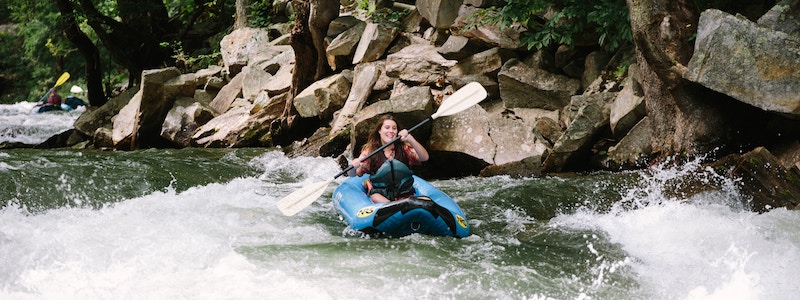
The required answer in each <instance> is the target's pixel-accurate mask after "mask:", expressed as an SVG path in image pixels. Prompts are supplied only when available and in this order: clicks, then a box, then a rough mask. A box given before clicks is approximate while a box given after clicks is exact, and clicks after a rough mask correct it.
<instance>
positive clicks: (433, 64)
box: [386, 44, 457, 85]
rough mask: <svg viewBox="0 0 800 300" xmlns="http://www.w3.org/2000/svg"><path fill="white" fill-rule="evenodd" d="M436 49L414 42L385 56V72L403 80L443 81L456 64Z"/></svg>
mask: <svg viewBox="0 0 800 300" xmlns="http://www.w3.org/2000/svg"><path fill="white" fill-rule="evenodd" d="M456 62H457V61H455V60H447V59H445V58H444V57H442V55H441V54H439V52H437V51H436V47H434V46H431V45H424V44H414V45H410V46H408V47H405V48H403V50H400V51H399V52H397V53H393V54H390V55H389V56H387V57H386V74H387V75H389V76H391V77H396V78H400V79H402V80H405V81H411V82H416V83H419V84H420V85H429V84H434V83H439V82H443V81H444V80H445V77H446V74H447V71H448V70H450V68H451V67H453V66H454V65H455V64H456Z"/></svg>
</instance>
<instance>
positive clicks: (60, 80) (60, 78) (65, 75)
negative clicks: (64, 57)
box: [54, 72, 69, 87]
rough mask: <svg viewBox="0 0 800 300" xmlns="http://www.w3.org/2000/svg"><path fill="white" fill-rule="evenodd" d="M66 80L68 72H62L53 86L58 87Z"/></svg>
mask: <svg viewBox="0 0 800 300" xmlns="http://www.w3.org/2000/svg"><path fill="white" fill-rule="evenodd" d="M67 80H69V73H67V72H64V74H61V77H58V80H57V81H56V85H55V86H54V87H58V86H60V85H62V84H64V82H67Z"/></svg>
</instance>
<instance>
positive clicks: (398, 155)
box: [361, 114, 408, 172]
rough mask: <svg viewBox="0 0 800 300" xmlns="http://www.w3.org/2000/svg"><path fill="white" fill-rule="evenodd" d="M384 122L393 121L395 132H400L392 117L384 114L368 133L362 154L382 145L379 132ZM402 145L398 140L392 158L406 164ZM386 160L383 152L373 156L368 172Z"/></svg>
mask: <svg viewBox="0 0 800 300" xmlns="http://www.w3.org/2000/svg"><path fill="white" fill-rule="evenodd" d="M386 120H392V121H394V123H395V124H397V131H398V132H400V122H397V120H396V119H395V118H394V116H392V115H391V114H385V115H383V116H381V118H380V119H378V124H376V125H375V127H374V128H372V131H370V133H369V137H368V138H367V143H366V144H364V146H363V147H362V148H361V150H362V151H363V152H367V153H372V151H375V149H378V148H380V147H381V146H382V145H383V144H382V142H381V134H380V132H379V131H380V130H381V127H383V122H385V121H386ZM403 143H404V142H402V141H400V140H397V142H395V143H394V149H395V150H394V157H395V159H397V160H399V161H401V162H403V163H404V164H408V159H407V158H406V155H405V151H403ZM386 159H387V158H386V155H385V154H383V151H381V152H380V153H377V154H375V156H373V157H372V158H370V160H369V163H370V164H369V166H370V168H369V169H370V172H373V171H375V170H377V169H378V168H379V167H380V166H381V165H382V164H383V162H385V161H386Z"/></svg>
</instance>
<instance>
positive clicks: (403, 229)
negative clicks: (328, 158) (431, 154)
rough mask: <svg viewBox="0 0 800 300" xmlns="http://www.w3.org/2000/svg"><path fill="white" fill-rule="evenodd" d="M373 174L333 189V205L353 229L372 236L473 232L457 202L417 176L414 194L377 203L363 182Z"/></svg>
mask: <svg viewBox="0 0 800 300" xmlns="http://www.w3.org/2000/svg"><path fill="white" fill-rule="evenodd" d="M368 177H369V175H366V174H365V175H363V176H361V177H349V178H348V179H347V180H345V181H344V182H343V183H342V184H341V185H339V186H338V187H337V188H336V190H334V192H333V206H334V207H335V208H336V210H337V211H338V212H339V214H340V215H341V216H342V218H344V221H345V222H347V224H348V225H349V227H350V228H352V229H354V230H357V231H361V232H364V233H366V234H369V235H378V236H390V237H403V236H407V235H410V234H414V233H419V234H426V235H433V236H453V237H458V238H463V237H467V236H468V235H469V229H470V228H469V223H468V222H467V218H466V217H465V216H464V212H462V211H461V208H459V207H458V205H456V203H455V201H453V199H451V198H450V197H449V196H447V195H446V194H445V193H443V192H442V191H440V190H438V189H437V188H435V187H434V186H433V185H431V184H430V183H428V182H427V181H425V180H423V179H422V178H419V177H417V176H414V189H415V191H416V193H415V195H414V196H413V197H409V198H406V199H402V200H398V201H393V202H388V203H373V202H372V200H370V199H369V196H367V194H366V192H367V191H366V189H365V188H364V186H363V182H364V180H365V179H367V178H368Z"/></svg>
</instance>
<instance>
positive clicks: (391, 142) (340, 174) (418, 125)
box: [333, 116, 433, 179]
mask: <svg viewBox="0 0 800 300" xmlns="http://www.w3.org/2000/svg"><path fill="white" fill-rule="evenodd" d="M430 121H433V116H430V117H427V118H425V120H422V122H419V124H417V125H414V127H411V128H409V129H408V132H409V133H411V132H412V131H414V130H416V129H417V128H419V127H420V126H422V125H425V123H428V122H430ZM399 139H400V136H399V135H398V136H396V137H394V139H392V140H391V141H389V142H388V143H386V144H383V145H382V146H380V147H378V149H375V151H372V153H370V154H367V157H364V160H367V159H369V158H370V157H373V156H375V154H378V152H380V151H383V149H386V147H389V145H391V144H394V143H395V142H397V140H399ZM352 169H353V165H349V166H347V168H345V169H344V170H342V171H341V172H339V174H336V176H333V178H334V179H336V178H339V176H342V175H344V174H347V172H350V170H352Z"/></svg>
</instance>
